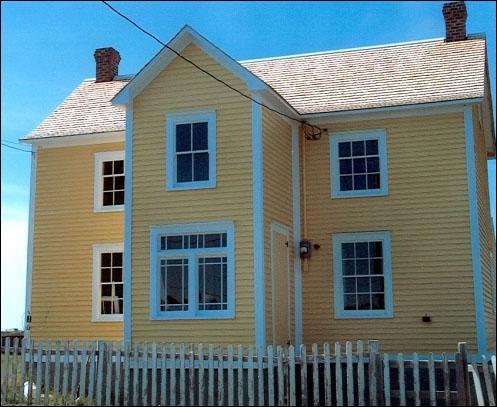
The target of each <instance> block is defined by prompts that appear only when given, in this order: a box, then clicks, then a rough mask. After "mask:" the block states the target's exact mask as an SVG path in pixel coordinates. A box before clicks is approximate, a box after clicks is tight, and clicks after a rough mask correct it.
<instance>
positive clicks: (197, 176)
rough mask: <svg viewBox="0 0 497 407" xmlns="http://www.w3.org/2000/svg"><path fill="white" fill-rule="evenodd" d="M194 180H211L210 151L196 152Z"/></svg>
mask: <svg viewBox="0 0 497 407" xmlns="http://www.w3.org/2000/svg"><path fill="white" fill-rule="evenodd" d="M193 167H194V178H193V180H194V181H208V180H209V153H200V154H194V163H193Z"/></svg>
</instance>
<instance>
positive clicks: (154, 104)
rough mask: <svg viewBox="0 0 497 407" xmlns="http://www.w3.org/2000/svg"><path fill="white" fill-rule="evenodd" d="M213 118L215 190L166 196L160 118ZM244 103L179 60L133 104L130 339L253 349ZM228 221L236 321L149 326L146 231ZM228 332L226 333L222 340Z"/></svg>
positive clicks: (221, 73) (218, 71)
mask: <svg viewBox="0 0 497 407" xmlns="http://www.w3.org/2000/svg"><path fill="white" fill-rule="evenodd" d="M182 54H183V55H185V56H186V57H187V58H190V59H191V60H193V61H195V62H196V63H197V64H199V65H200V66H202V67H203V68H205V69H207V70H208V71H209V72H212V73H213V74H215V75H216V76H218V77H219V78H222V79H223V80H224V81H226V82H228V83H230V84H232V85H233V86H235V87H236V88H237V89H241V90H243V91H244V92H246V91H247V89H246V86H245V85H244V84H243V83H242V82H241V81H240V80H239V79H237V78H236V77H235V76H234V75H232V74H231V73H229V72H228V71H226V70H225V69H224V68H223V67H221V66H220V65H219V64H218V63H217V62H216V61H214V60H213V59H211V58H210V57H209V56H207V55H206V54H204V53H203V52H202V51H201V50H200V49H199V48H197V47H196V46H194V45H190V46H188V47H187V48H186V49H185V50H184V51H183V52H182ZM199 110H215V111H216V129H217V130H216V144H217V158H216V159H217V171H216V175H217V186H216V188H214V189H204V190H198V189H197V190H191V191H169V192H167V191H166V190H165V180H166V162H165V160H166V137H167V135H166V134H165V127H166V115H167V114H168V113H185V112H191V111H199ZM251 117H252V109H251V103H250V102H249V101H247V100H244V99H243V98H240V96H239V95H238V94H236V93H235V92H233V91H231V90H229V89H227V88H226V87H224V86H222V85H220V84H219V83H218V82H216V81H215V80H213V79H212V78H209V77H208V76H206V75H205V74H203V73H202V72H199V71H198V70H197V69H195V68H193V67H192V66H191V65H189V64H188V63H186V62H185V61H182V60H179V59H176V60H174V61H173V62H172V63H171V64H170V65H169V66H168V67H167V68H166V69H165V70H164V71H163V72H162V73H160V74H159V76H158V77H157V78H155V79H154V80H153V81H152V82H151V83H150V84H149V85H148V86H147V87H146V88H145V89H144V90H143V92H142V93H141V94H140V95H139V96H138V97H137V98H136V99H135V101H134V117H133V223H132V237H133V248H132V298H133V304H132V339H133V340H144V339H146V340H156V341H166V342H202V343H233V342H237V343H242V344H249V343H253V342H254V311H253V310H254V290H253V286H254V282H253V242H252V240H253V234H252V138H251V137H252V128H251ZM225 220H227V221H233V222H234V225H235V285H236V290H235V301H236V310H235V312H236V315H235V318H234V319H228V320H219V319H214V320H186V321H174V320H173V321H151V320H150V317H149V307H150V299H149V274H150V271H149V245H150V226H151V225H167V224H179V223H191V222H210V221H225ZM228 333H229V334H228Z"/></svg>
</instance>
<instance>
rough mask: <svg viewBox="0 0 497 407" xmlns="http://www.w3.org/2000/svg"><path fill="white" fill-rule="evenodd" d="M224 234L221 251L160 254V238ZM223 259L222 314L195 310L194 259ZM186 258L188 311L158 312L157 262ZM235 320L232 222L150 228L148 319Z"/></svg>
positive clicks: (203, 250)
mask: <svg viewBox="0 0 497 407" xmlns="http://www.w3.org/2000/svg"><path fill="white" fill-rule="evenodd" d="M216 232H218V233H226V234H227V235H226V247H225V248H207V249H193V250H189V249H184V250H183V249H181V250H162V251H161V250H160V236H161V235H164V234H189V233H216ZM205 255H208V256H223V257H227V263H228V264H227V269H228V270H227V271H228V276H227V284H228V287H227V295H228V308H227V309H226V310H208V311H199V310H197V304H198V301H197V299H198V295H197V287H198V285H197V267H196V266H197V264H198V263H197V259H198V258H199V257H203V256H205ZM185 257H188V259H189V262H188V299H189V304H188V305H189V309H188V311H161V310H160V273H159V270H160V260H161V259H174V258H176V259H177V258H185ZM234 317H235V229H234V225H233V223H232V222H214V223H191V224H179V225H156V226H152V227H151V228H150V319H151V320H177V319H232V318H234Z"/></svg>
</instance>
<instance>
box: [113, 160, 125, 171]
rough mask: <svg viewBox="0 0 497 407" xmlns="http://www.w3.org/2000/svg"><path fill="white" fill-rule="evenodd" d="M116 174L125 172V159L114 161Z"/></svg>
mask: <svg viewBox="0 0 497 407" xmlns="http://www.w3.org/2000/svg"><path fill="white" fill-rule="evenodd" d="M114 174H124V161H123V160H116V161H114Z"/></svg>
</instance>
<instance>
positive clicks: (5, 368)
mask: <svg viewBox="0 0 497 407" xmlns="http://www.w3.org/2000/svg"><path fill="white" fill-rule="evenodd" d="M9 360H10V337H6V338H5V350H4V352H3V389H2V402H3V403H5V401H6V400H7V394H8V393H7V392H8V387H9Z"/></svg>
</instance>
